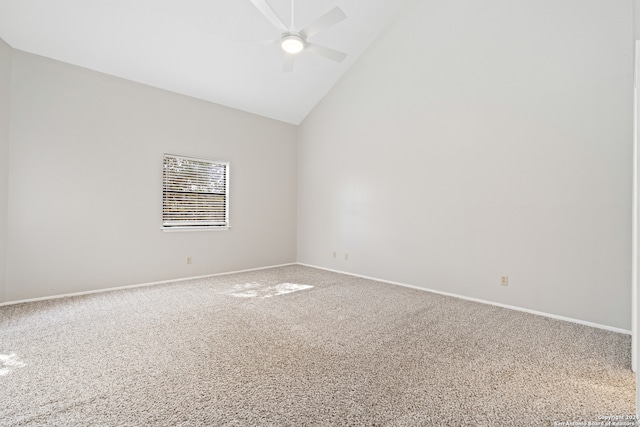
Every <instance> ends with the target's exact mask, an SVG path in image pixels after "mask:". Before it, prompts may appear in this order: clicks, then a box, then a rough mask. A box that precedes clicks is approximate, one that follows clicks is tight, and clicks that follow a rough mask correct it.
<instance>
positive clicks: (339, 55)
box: [304, 43, 347, 62]
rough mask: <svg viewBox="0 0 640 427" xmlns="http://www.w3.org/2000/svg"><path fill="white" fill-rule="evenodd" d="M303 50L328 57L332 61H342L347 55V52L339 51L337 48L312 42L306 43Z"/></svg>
mask: <svg viewBox="0 0 640 427" xmlns="http://www.w3.org/2000/svg"><path fill="white" fill-rule="evenodd" d="M304 50H306V51H309V52H311V53H315V54H317V55H320V56H324V57H325V58H329V59H331V60H332V61H336V62H342V61H344V58H346V57H347V54H346V53H344V52H339V51H337V50H333V49H329V48H328V47H324V46H320V45H318V44H313V43H307V44H306V45H305V47H304Z"/></svg>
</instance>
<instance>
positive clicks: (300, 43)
mask: <svg viewBox="0 0 640 427" xmlns="http://www.w3.org/2000/svg"><path fill="white" fill-rule="evenodd" d="M280 45H281V46H282V50H284V51H285V52H287V53H290V54H292V55H295V54H296V53H299V52H301V51H302V50H303V49H304V40H303V39H302V37H300V36H297V35H295V34H288V35H286V36H283V37H282V41H281V44H280Z"/></svg>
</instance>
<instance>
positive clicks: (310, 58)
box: [0, 0, 407, 124]
mask: <svg viewBox="0 0 640 427" xmlns="http://www.w3.org/2000/svg"><path fill="white" fill-rule="evenodd" d="M406 1H407V0H367V1H362V0H295V1H294V3H293V6H294V8H293V10H294V14H293V19H294V26H295V28H296V29H298V30H299V29H302V28H305V27H306V26H307V25H309V24H310V23H312V22H314V21H315V20H316V19H317V18H319V17H321V16H322V15H323V14H325V13H326V12H328V11H329V10H331V9H333V8H334V7H336V6H339V7H340V8H341V9H342V10H343V11H344V12H345V14H346V15H347V19H345V20H344V21H342V22H339V23H337V24H335V25H333V26H331V27H329V28H327V29H325V30H324V31H322V32H320V33H319V34H317V35H315V36H313V37H312V38H310V39H309V41H310V42H313V43H315V44H320V45H324V46H327V47H329V48H332V49H335V50H338V51H342V52H345V53H347V57H346V59H345V60H344V61H343V62H342V63H337V62H334V61H332V60H329V59H327V58H324V57H321V56H318V55H314V54H312V53H310V52H306V51H303V52H302V53H301V54H299V55H298V56H296V58H295V63H294V70H293V71H292V72H283V57H284V53H283V51H282V50H281V48H280V46H279V44H277V43H259V42H247V40H274V41H275V40H277V39H279V37H280V35H281V33H282V31H281V30H279V29H277V28H275V27H274V26H273V25H272V24H271V23H270V22H269V21H268V20H267V19H266V18H265V16H264V15H263V14H262V13H261V12H260V11H259V10H258V9H257V8H256V7H255V6H254V4H252V2H251V0H0V38H2V39H3V40H5V41H6V42H7V43H8V44H9V45H11V46H12V47H13V48H15V49H19V50H22V51H26V52H30V53H34V54H37V55H42V56H45V57H49V58H53V59H56V60H59V61H63V62H67V63H70V64H74V65H78V66H81V67H85V68H88V69H92V70H96V71H100V72H103V73H106V74H110V75H114V76H118V77H122V78H125V79H129V80H133V81H136V82H140V83H144V84H147V85H150V86H154V87H158V88H162V89H166V90H170V91H173V92H177V93H181V94H184V95H188V96H192V97H195V98H199V99H204V100H207V101H211V102H215V103H218V104H222V105H226V106H229V107H232V108H237V109H240V110H243V111H248V112H251V113H255V114H259V115H262V116H265V117H270V118H274V119H277V120H281V121H284V122H288V123H293V124H299V123H300V122H301V121H302V120H303V119H304V118H305V116H306V115H307V114H308V113H309V112H310V111H311V110H312V109H313V107H314V106H315V105H316V104H317V103H318V101H320V99H322V97H323V96H324V95H325V94H326V93H327V92H328V91H329V89H330V88H331V87H332V86H333V85H334V84H335V83H336V81H338V80H339V79H340V77H341V76H342V75H343V74H344V73H345V72H346V71H347V70H348V69H349V67H350V66H351V65H352V64H353V63H354V62H355V61H356V59H357V58H358V56H359V55H360V54H361V53H362V52H363V51H364V50H365V49H366V48H367V47H368V46H369V44H370V43H371V42H372V41H373V40H374V39H375V38H376V36H378V34H380V32H381V31H382V30H383V29H384V28H385V26H386V25H387V24H388V23H389V22H390V20H391V19H393V17H394V16H395V15H396V13H397V12H398V9H399V8H400V7H402V5H403V4H404V3H406ZM268 2H269V4H270V6H271V8H272V9H273V11H274V12H276V14H277V15H278V16H279V17H280V18H281V20H282V21H283V22H284V23H285V24H286V25H287V26H290V25H291V20H292V13H291V11H292V1H291V0H268Z"/></svg>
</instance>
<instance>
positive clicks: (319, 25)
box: [252, 0, 347, 39]
mask: <svg viewBox="0 0 640 427" xmlns="http://www.w3.org/2000/svg"><path fill="white" fill-rule="evenodd" d="M252 1H253V0H252ZM346 18H347V15H345V13H344V12H343V11H342V9H340V8H339V7H337V6H336V7H334V8H333V9H331V10H330V11H329V12H327V13H325V14H324V15H322V16H321V17H320V18H318V19H316V20H315V22H313V23H312V24H310V25H309V26H307V28H305V29H304V30H302V31H300V35H301V36H302V37H304V38H305V39H306V38H309V37H313V36H314V35H316V34H318V33H319V32H320V31H322V30H324V29H325V28H329V27H330V26H332V25H335V24H337V23H338V22H340V21H344V20H345V19H346Z"/></svg>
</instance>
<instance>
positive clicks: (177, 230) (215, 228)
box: [160, 225, 231, 233]
mask: <svg viewBox="0 0 640 427" xmlns="http://www.w3.org/2000/svg"><path fill="white" fill-rule="evenodd" d="M230 228H231V227H230V226H228V225H221V226H191V227H160V229H161V230H162V231H163V232H165V233H183V232H189V231H223V230H229V229H230Z"/></svg>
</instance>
